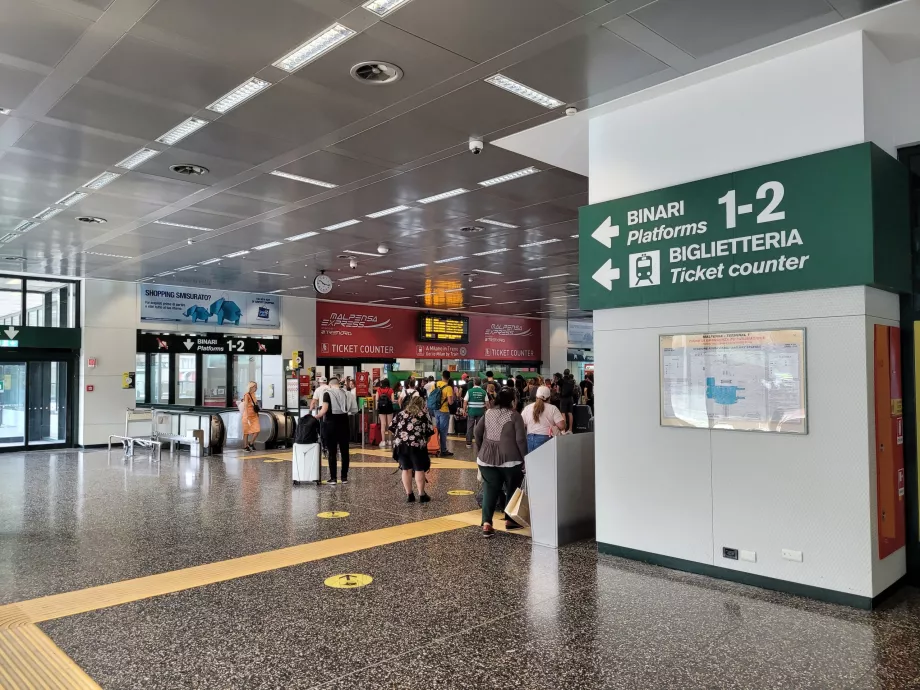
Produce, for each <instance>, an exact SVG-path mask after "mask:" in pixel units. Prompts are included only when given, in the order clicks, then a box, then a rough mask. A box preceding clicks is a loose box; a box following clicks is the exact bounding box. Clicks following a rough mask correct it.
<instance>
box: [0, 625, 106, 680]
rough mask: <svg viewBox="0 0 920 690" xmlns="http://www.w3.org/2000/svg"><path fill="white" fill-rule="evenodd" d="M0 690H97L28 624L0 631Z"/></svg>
mask: <svg viewBox="0 0 920 690" xmlns="http://www.w3.org/2000/svg"><path fill="white" fill-rule="evenodd" d="M0 688H4V690H7V689H9V690H39V689H41V690H45V689H46V688H47V689H48V690H51V689H54V690H100V688H99V686H98V685H97V684H96V683H95V682H93V679H92V678H90V677H89V676H88V675H86V673H84V671H83V669H81V668H80V667H79V666H77V665H76V664H75V663H74V661H73V659H71V658H70V657H69V656H67V655H66V654H65V653H64V652H63V651H62V650H61V649H60V648H59V647H58V646H57V645H56V644H54V642H52V641H51V638H49V637H48V636H47V635H45V633H43V632H42V631H41V630H39V629H38V627H37V626H35V625H31V624H29V625H22V626H19V627H17V628H12V629H6V630H0Z"/></svg>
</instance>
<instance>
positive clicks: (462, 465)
mask: <svg viewBox="0 0 920 690" xmlns="http://www.w3.org/2000/svg"><path fill="white" fill-rule="evenodd" d="M250 457H253V458H257V459H259V460H262V461H263V462H268V463H273V462H291V454H290V453H284V454H282V453H274V454H272V455H259V456H250ZM352 457H354V455H352ZM387 457H390V454H389V453H388V454H387ZM247 459H248V458H247ZM328 466H329V464H328V463H327V462H326V461H325V460H323V467H328ZM349 466H350V467H388V468H389V469H393V468H395V467H398V465H397V464H396V463H395V462H362V461H360V460H352V461H350V462H349ZM431 469H433V470H475V469H476V463H475V462H472V461H471V460H457V459H455V458H431Z"/></svg>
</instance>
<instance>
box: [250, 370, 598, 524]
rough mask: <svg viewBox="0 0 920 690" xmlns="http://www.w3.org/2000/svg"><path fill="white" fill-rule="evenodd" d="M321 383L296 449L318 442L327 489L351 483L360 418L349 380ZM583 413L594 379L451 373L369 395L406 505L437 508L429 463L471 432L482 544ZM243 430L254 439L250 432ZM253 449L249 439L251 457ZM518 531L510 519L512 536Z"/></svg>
mask: <svg viewBox="0 0 920 690" xmlns="http://www.w3.org/2000/svg"><path fill="white" fill-rule="evenodd" d="M316 382H317V386H316V389H315V391H314V393H313V397H312V400H311V402H310V411H309V412H308V413H307V414H306V415H304V416H303V417H302V418H301V421H300V423H299V424H298V428H297V431H296V434H295V443H306V444H309V443H321V445H322V449H323V451H324V452H325V453H326V455H327V457H328V464H329V478H328V480H327V482H326V483H327V485H329V486H335V485H336V484H338V483H339V482H341V483H342V484H347V483H348V468H349V448H350V443H349V442H350V439H351V436H352V433H353V430H354V424H353V423H352V422H353V420H354V419H355V416H356V415H357V413H358V411H359V405H358V400H357V394H356V385H355V382H354V381H353V380H352V379H351V378H350V377H349V378H346V379H345V380H344V381H343V380H340V379H339V378H338V377H335V376H333V377H330V378H329V380H328V381H326V379H325V378H324V377H322V376H320V377H318V378H317V381H316ZM253 394H254V390H250V394H249V395H248V397H247V398H246V405H247V411H246V412H250V413H251V410H250V409H248V408H249V407H254V408H255V411H256V412H257V411H258V407H257V406H256V405H255V402H254V400H255V398H254V397H253ZM579 405H581V406H583V408H582V409H584V407H587V408H588V409H589V410H591V411H593V409H594V375H593V373H590V372H589V373H588V374H587V375H586V376H585V379H584V380H583V381H582V382H581V383H578V382H576V380H575V378H574V377H573V376H572V374H571V372H570V371H569V370H568V369H566V370H565V371H564V372H563V373H562V374H555V375H553V377H552V378H546V379H544V378H543V377H541V376H534V377H532V378H530V379H525V378H524V377H523V376H520V375H518V376H516V377H515V378H514V379H510V380H507V381H506V382H499V381H498V380H496V379H495V376H494V374H493V372H491V371H487V372H486V374H485V378H484V379H483V378H480V377H470V376H469V375H468V374H462V375H461V376H460V378H459V379H452V373H451V372H449V371H444V372H442V373H441V376H440V377H439V378H438V379H437V380H436V379H435V377H434V376H428V377H421V378H416V377H415V376H409V377H408V379H406V380H405V381H402V382H395V383H394V384H392V385H391V384H390V381H389V380H388V379H386V378H384V379H381V380H380V381H378V382H377V385H376V388H375V390H374V395H373V410H374V411H375V412H376V415H377V419H378V422H377V424H379V429H380V431H381V440H380V443H379V447H380V448H391V449H392V453H393V458H394V460H396V462H397V463H398V464H399V469H400V475H401V481H402V488H403V490H404V492H405V494H406V502H407V503H415V502H416V500H417V501H418V502H420V503H428V502H429V501H430V500H431V497H430V496H429V495H428V494H427V492H426V490H425V489H426V485H427V482H428V472H429V471H430V470H431V454H432V453H434V454H435V455H437V456H438V457H451V456H453V453H452V452H451V451H450V450H449V448H448V445H447V440H448V431H449V428H450V425H451V422H452V421H453V423H454V427H455V431H458V433H460V432H459V430H460V429H462V428H465V434H466V447H467V448H470V449H473V448H475V451H474V452H475V456H476V464H477V465H478V467H479V474H480V476H481V478H482V488H481V493H480V499H481V504H482V534H483V536H484V537H491V536H493V535H494V534H495V530H494V529H493V526H492V520H493V515H494V513H495V511H496V510H503V509H504V508H505V503H506V501H507V500H508V499H510V497H511V496H513V495H514V493H515V491H516V490H517V489H518V488H519V487H520V486H521V484H522V482H523V480H524V472H525V457H526V455H527V454H528V453H531V452H533V451H534V450H536V449H537V448H539V447H540V446H542V445H543V444H544V443H546V442H548V441H549V440H550V439H551V438H552V437H553V436H556V435H560V434H570V433H573V431H574V430H575V424H576V422H575V411H576V406H579ZM246 412H244V415H245V414H246ZM588 415H589V416H590V412H589V413H588ZM255 416H256V417H257V414H256V415H255ZM255 423H256V424H258V420H257V419H256V422H255ZM244 426H246V425H244ZM246 431H247V432H249V433H251V431H252V426H251V424H250V425H249V426H246ZM256 431H257V430H256ZM250 447H251V444H250V441H249V437H248V436H247V449H250ZM339 459H341V475H339V472H338V468H339ZM413 482H414V487H413ZM317 483H319V482H317ZM416 493H417V494H418V497H417V498H416ZM519 527H520V525H518V524H517V523H516V522H515V521H514V520H513V519H512V518H511V517H510V516H509V515H507V514H506V515H505V528H506V529H518V528H519Z"/></svg>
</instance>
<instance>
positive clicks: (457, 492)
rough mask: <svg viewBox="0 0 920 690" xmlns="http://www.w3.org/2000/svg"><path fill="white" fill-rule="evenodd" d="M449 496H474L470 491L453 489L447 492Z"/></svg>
mask: <svg viewBox="0 0 920 690" xmlns="http://www.w3.org/2000/svg"><path fill="white" fill-rule="evenodd" d="M447 495H448V496H472V495H473V492H472V491H470V490H469V489H451V490H450V491H448V492H447Z"/></svg>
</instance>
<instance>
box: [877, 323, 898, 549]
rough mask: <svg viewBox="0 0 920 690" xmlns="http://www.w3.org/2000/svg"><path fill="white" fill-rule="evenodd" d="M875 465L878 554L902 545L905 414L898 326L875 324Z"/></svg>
mask: <svg viewBox="0 0 920 690" xmlns="http://www.w3.org/2000/svg"><path fill="white" fill-rule="evenodd" d="M875 467H876V481H877V486H876V492H877V503H878V516H877V517H878V556H879V558H886V557H888V556H890V555H891V554H893V553H894V552H895V551H897V550H898V549H900V548H901V547H903V546H904V544H905V526H904V521H905V510H904V417H903V404H902V393H901V329H900V328H896V327H894V326H883V325H880V324H877V325H876V326H875Z"/></svg>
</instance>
